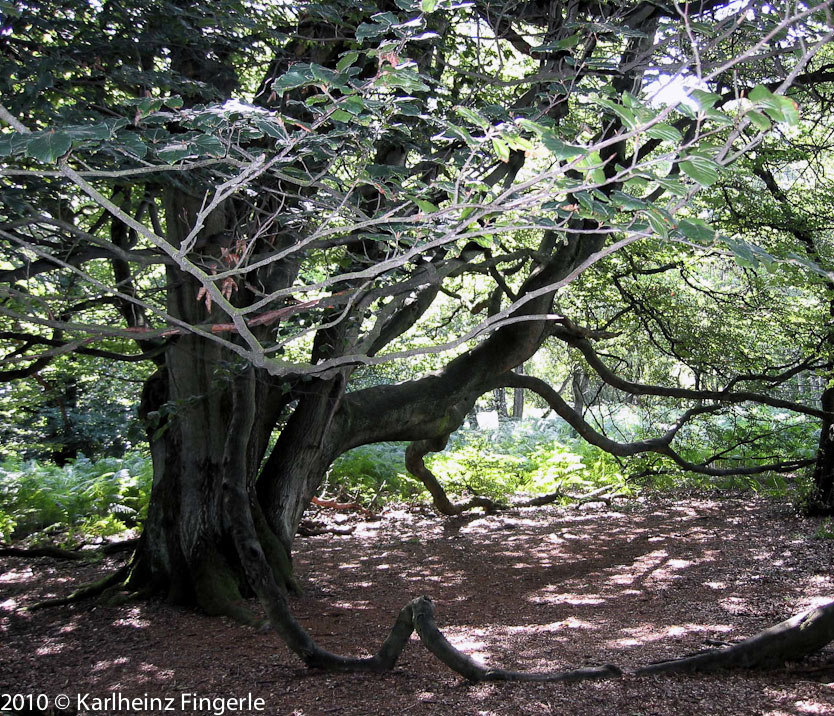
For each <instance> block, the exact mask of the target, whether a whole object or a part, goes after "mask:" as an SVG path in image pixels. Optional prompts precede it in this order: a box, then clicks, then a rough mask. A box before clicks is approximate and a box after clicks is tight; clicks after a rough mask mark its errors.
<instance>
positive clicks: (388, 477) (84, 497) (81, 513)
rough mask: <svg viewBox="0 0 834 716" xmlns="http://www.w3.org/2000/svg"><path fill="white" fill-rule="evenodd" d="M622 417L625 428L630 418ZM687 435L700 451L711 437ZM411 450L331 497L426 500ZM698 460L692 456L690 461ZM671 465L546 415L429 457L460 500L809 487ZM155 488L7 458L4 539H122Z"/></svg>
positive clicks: (1, 509) (350, 460)
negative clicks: (610, 448) (606, 444)
mask: <svg viewBox="0 0 834 716" xmlns="http://www.w3.org/2000/svg"><path fill="white" fill-rule="evenodd" d="M625 417H626V418H627V417H628V416H625ZM617 419H618V420H619V421H620V423H621V424H623V423H625V422H626V421H625V420H624V419H623V416H622V415H620V416H617ZM718 427H719V428H722V427H723V426H721V425H719V426H718ZM638 428H639V424H638ZM637 437H640V435H639V433H637ZM682 437H683V438H684V439H683V440H682V442H684V443H685V442H686V439H687V438H688V439H689V440H690V441H691V442H692V443H694V444H695V446H696V449H697V445H698V444H699V442H698V438H701V437H703V436H702V435H690V436H686V435H684V436H682ZM632 439H634V438H632ZM405 448H406V443H378V444H375V445H367V446H363V447H359V448H356V449H354V450H351V451H349V452H348V453H346V454H345V455H342V456H341V457H340V458H338V459H337V460H336V462H335V463H334V464H333V466H332V468H331V470H330V472H329V474H328V476H327V480H326V483H325V485H324V486H323V489H322V492H323V494H325V495H327V496H329V497H333V496H335V497H338V498H340V499H343V500H349V501H355V502H358V503H361V504H362V505H364V506H366V507H369V508H373V509H378V508H381V507H383V506H384V505H386V504H388V503H426V502H428V501H429V500H430V496H429V494H428V492H427V491H426V490H425V488H424V487H423V485H422V483H421V482H419V480H417V479H416V478H414V477H413V476H411V475H409V474H408V472H407V471H406V469H405V462H404V453H405ZM696 457H697V455H696V454H694V453H692V452H691V451H690V453H689V454H687V459H690V460H693V459H695V458H696ZM663 460H664V459H661V458H658V457H657V456H644V457H642V458H637V459H632V460H630V461H626V462H624V461H620V460H618V459H617V458H614V457H612V456H611V455H609V454H608V453H605V452H603V451H602V450H600V449H599V448H596V447H593V446H592V445H589V444H588V443H586V442H584V441H583V440H580V439H579V438H578V437H577V436H576V435H575V434H574V433H573V432H572V431H571V429H570V428H569V426H567V425H566V424H565V423H563V422H562V421H559V420H554V419H538V420H522V421H513V420H508V421H504V422H502V423H501V424H500V425H499V427H498V428H496V429H493V430H486V429H475V428H465V429H461V430H458V431H457V432H456V433H455V434H454V435H453V436H452V438H451V439H450V441H449V445H448V446H447V447H446V449H445V450H444V451H442V452H441V453H436V454H431V455H428V456H427V457H426V464H427V465H428V467H429V468H430V469H431V470H432V472H433V473H434V474H435V475H436V476H437V478H438V479H439V480H440V482H441V484H442V485H443V487H444V489H445V490H446V491H447V492H448V493H449V494H450V495H452V496H457V497H465V496H471V495H482V496H487V497H490V498H492V499H493V500H496V501H503V502H508V501H510V500H511V499H512V497H513V496H515V495H519V494H526V495H530V496H536V495H544V494H550V493H554V492H561V493H564V495H565V496H564V497H563V498H562V500H561V501H562V502H564V503H568V502H570V501H571V499H572V498H571V496H581V495H583V494H587V493H590V492H594V491H598V490H602V491H603V492H604V493H606V494H608V495H619V496H624V497H630V496H635V495H636V494H637V493H638V492H641V491H661V492H672V493H677V492H681V491H684V492H690V493H691V492H697V493H704V492H708V493H710V494H712V495H721V494H738V493H739V492H744V493H748V494H751V493H755V494H762V495H766V496H769V497H774V498H778V499H782V500H786V501H792V502H793V503H794V504H795V505H796V506H797V508H798V509H799V508H801V505H802V503H803V500H805V499H806V498H807V496H808V494H809V491H810V482H809V480H808V478H807V476H802V475H799V476H783V475H776V474H766V475H762V476H727V477H707V476H704V475H694V474H691V473H684V472H681V471H680V470H678V469H677V468H675V466H674V465H673V464H671V463H668V462H664V461H663ZM151 482H152V467H151V462H150V458H148V457H147V456H145V455H142V454H130V455H128V456H126V457H124V458H118V459H117V458H105V459H101V460H98V461H95V462H93V461H90V460H87V459H84V458H82V459H79V460H76V461H74V462H72V463H70V464H69V465H67V466H65V467H63V468H59V467H56V466H55V465H51V464H48V463H41V462H23V461H11V460H10V461H6V462H4V463H2V464H0V540H2V541H9V540H12V539H15V540H17V539H22V538H24V537H27V536H30V535H34V536H35V539H37V538H38V533H49V534H50V535H54V534H56V533H57V534H61V535H62V537H61V538H60V539H63V540H64V542H66V543H67V544H70V543H72V542H77V541H79V540H80V539H83V538H84V537H85V536H86V537H89V536H107V535H111V534H116V533H118V532H121V531H123V530H124V529H126V528H129V527H134V526H136V525H138V524H140V523H141V521H142V520H143V518H144V516H145V514H146V513H147V506H148V500H149V497H150V488H151ZM53 541H54V539H53Z"/></svg>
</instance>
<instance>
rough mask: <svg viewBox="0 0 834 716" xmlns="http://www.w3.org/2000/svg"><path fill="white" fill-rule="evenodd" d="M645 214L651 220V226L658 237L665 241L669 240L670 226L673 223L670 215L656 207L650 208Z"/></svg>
mask: <svg viewBox="0 0 834 716" xmlns="http://www.w3.org/2000/svg"><path fill="white" fill-rule="evenodd" d="M643 214H644V215H645V216H646V218H647V219H648V220H649V225H650V226H651V227H652V230H653V231H654V232H655V233H656V234H657V235H658V236H660V237H661V238H664V239H667V238H669V225H670V224H671V223H672V220H671V217H670V216H669V214H667V213H666V212H665V211H661V210H660V209H658V208H657V207H656V206H650V207H649V208H648V209H646V211H644V212H643Z"/></svg>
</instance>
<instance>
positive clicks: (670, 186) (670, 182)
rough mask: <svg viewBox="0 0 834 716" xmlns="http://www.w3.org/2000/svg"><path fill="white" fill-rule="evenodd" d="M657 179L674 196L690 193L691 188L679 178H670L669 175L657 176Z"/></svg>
mask: <svg viewBox="0 0 834 716" xmlns="http://www.w3.org/2000/svg"><path fill="white" fill-rule="evenodd" d="M655 181H656V182H657V183H658V184H659V185H660V186H662V187H663V188H664V189H665V190H666V191H668V192H669V193H670V194H673V195H674V196H686V195H687V194H688V193H689V189H687V188H686V187H685V186H684V185H683V184H681V183H680V182H679V181H678V180H677V179H670V178H669V177H656V178H655Z"/></svg>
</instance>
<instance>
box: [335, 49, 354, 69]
mask: <svg viewBox="0 0 834 716" xmlns="http://www.w3.org/2000/svg"><path fill="white" fill-rule="evenodd" d="M358 59H359V53H358V52H356V51H355V50H351V51H350V52H345V54H344V55H342V58H341V59H340V60H339V61H338V62H337V63H336V71H337V72H344V71H345V70H346V69H347V68H348V67H350V66H351V65H352V64H353V63H354V62H356V60H358Z"/></svg>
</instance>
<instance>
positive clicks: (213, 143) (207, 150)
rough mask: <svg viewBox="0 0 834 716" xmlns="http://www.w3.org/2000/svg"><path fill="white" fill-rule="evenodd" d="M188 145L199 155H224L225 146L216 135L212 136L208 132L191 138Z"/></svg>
mask: <svg viewBox="0 0 834 716" xmlns="http://www.w3.org/2000/svg"><path fill="white" fill-rule="evenodd" d="M190 145H191V146H192V147H194V148H195V149H196V150H197V153H198V154H200V155H203V154H208V155H209V156H211V157H225V156H226V146H225V145H224V144H223V142H221V141H220V140H219V139H218V138H217V137H212V136H210V135H208V134H202V135H200V136H199V137H195V138H194V139H193V140H191V142H190Z"/></svg>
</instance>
